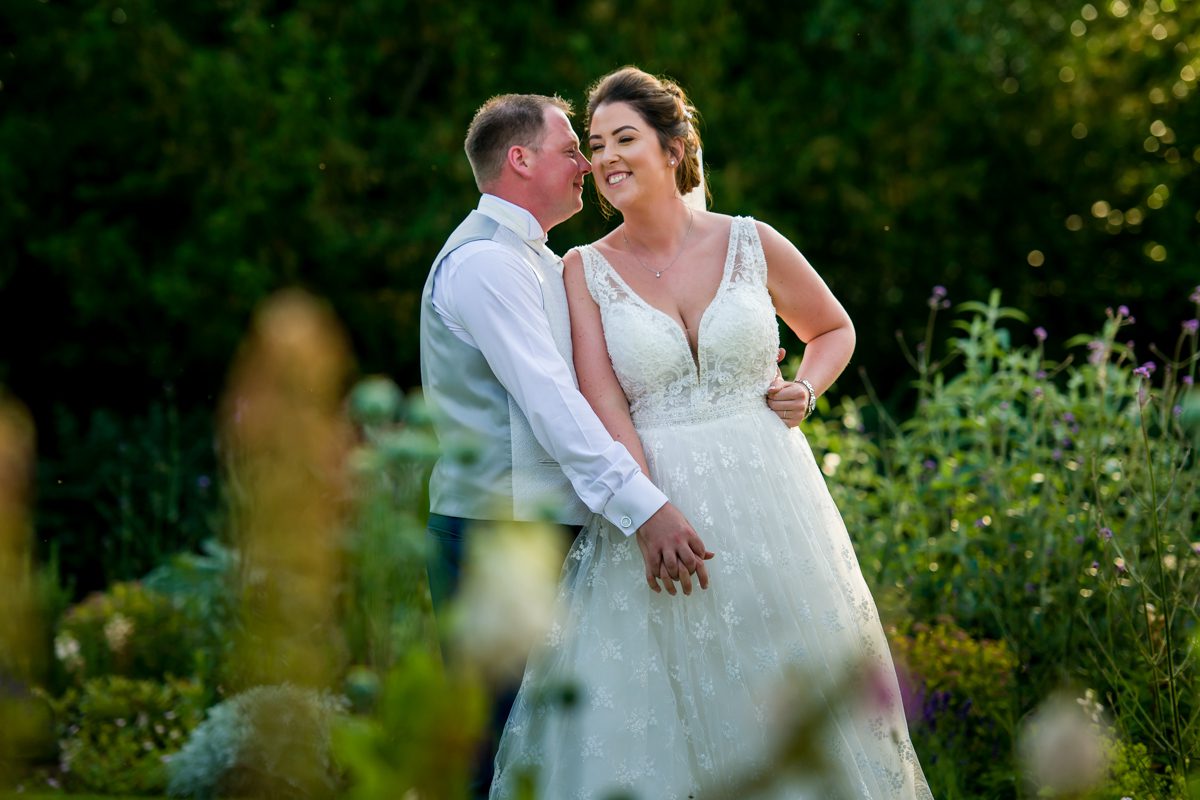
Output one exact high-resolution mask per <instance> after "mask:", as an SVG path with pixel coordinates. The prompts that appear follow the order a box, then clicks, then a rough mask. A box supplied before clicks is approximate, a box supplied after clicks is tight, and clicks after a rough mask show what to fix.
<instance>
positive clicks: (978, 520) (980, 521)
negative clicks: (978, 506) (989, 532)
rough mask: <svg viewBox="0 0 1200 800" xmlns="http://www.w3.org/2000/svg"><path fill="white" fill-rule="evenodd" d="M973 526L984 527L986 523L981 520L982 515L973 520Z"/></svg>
mask: <svg viewBox="0 0 1200 800" xmlns="http://www.w3.org/2000/svg"><path fill="white" fill-rule="evenodd" d="M975 527H976V528H986V527H987V523H986V522H984V521H983V517H980V518H979V519H977V520H975Z"/></svg>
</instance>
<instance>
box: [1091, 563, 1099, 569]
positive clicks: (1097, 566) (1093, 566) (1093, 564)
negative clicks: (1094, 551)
mask: <svg viewBox="0 0 1200 800" xmlns="http://www.w3.org/2000/svg"><path fill="white" fill-rule="evenodd" d="M1092 569H1100V562H1099V561H1093V562H1092Z"/></svg>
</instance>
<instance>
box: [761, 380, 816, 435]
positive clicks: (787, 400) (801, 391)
mask: <svg viewBox="0 0 1200 800" xmlns="http://www.w3.org/2000/svg"><path fill="white" fill-rule="evenodd" d="M767 405H768V406H770V408H771V410H772V411H774V412H775V415H776V416H778V417H779V418H780V419H781V420H783V424H784V425H787V426H788V427H789V428H794V427H796V426H797V425H799V424H800V423H801V422H803V421H804V418H805V416H807V415H808V389H807V388H805V386H804V384H802V383H793V382H792V381H785V380H784V379H783V378H782V376H779V375H776V376H775V380H773V381H771V385H770V386H769V387H768V388H767Z"/></svg>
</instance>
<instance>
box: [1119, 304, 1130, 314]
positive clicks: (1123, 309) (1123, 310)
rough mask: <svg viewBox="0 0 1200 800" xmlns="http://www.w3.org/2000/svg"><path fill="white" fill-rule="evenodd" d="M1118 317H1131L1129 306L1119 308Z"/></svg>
mask: <svg viewBox="0 0 1200 800" xmlns="http://www.w3.org/2000/svg"><path fill="white" fill-rule="evenodd" d="M1117 316H1118V317H1128V316H1129V306H1124V305H1122V306H1117Z"/></svg>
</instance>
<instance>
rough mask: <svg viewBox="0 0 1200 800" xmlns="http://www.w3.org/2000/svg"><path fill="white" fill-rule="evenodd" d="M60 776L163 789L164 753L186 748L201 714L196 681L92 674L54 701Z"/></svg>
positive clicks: (105, 788)
mask: <svg viewBox="0 0 1200 800" xmlns="http://www.w3.org/2000/svg"><path fill="white" fill-rule="evenodd" d="M53 706H54V709H55V712H56V716H57V722H58V729H59V730H58V734H59V747H60V753H59V765H58V770H57V772H56V773H55V774H56V778H57V782H59V783H60V784H61V785H62V786H63V787H64V788H66V789H69V790H74V791H92V792H105V793H112V794H137V795H162V794H163V792H164V791H165V790H166V786H167V771H166V764H165V763H164V756H167V755H170V754H172V753H175V752H176V751H178V750H179V748H181V747H182V746H183V743H184V741H186V739H187V736H188V734H189V733H190V732H191V731H192V729H193V728H195V727H196V725H197V724H199V722H200V718H201V717H202V716H203V713H204V700H203V690H202V688H201V687H200V685H199V684H196V683H192V682H187V681H178V680H174V679H169V680H167V681H166V682H164V683H159V682H156V681H143V680H131V679H129V678H123V677H120V676H115V675H110V676H105V677H101V678H91V679H89V680H87V681H85V682H84V683H83V684H82V685H81V686H79V687H73V688H71V689H68V690H67V692H66V693H65V694H64V695H63V696H62V697H60V698H58V699H56V700H55V701H54V702H53Z"/></svg>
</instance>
